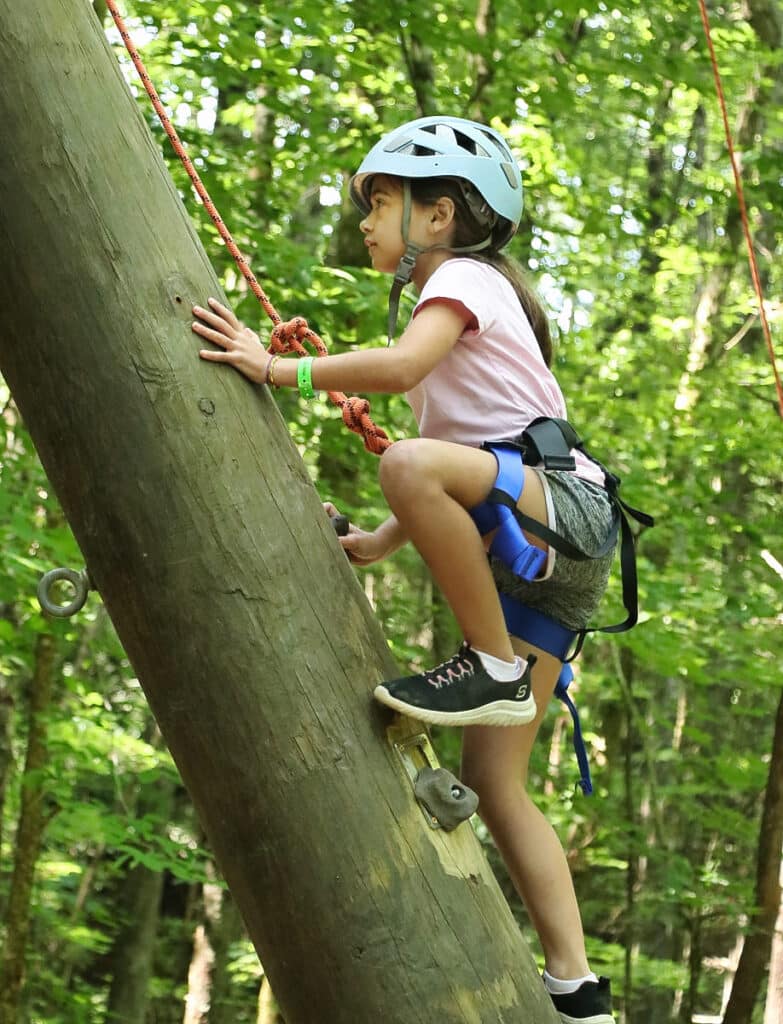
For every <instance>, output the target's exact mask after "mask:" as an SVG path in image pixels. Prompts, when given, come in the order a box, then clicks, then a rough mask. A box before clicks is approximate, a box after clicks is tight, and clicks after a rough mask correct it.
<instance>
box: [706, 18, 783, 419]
mask: <svg viewBox="0 0 783 1024" xmlns="http://www.w3.org/2000/svg"><path fill="white" fill-rule="evenodd" d="M699 8H700V10H701V20H702V24H703V25H704V33H705V35H706V37H707V48H708V49H709V52H710V61H711V63H712V73H713V76H714V78H715V88H716V90H717V93H718V102H719V104H720V111H721V116H722V117H723V128H724V131H725V133H726V145H727V146H728V150H729V157H730V159H731V169H732V171H733V172H734V185H735V187H736V190H737V201H738V203H739V208H740V216H741V218H742V229H743V231H744V233H745V242H746V243H747V247H748V260H749V262H750V276H751V277H752V278H753V285H754V287H755V289H756V296H757V298H758V300H759V316H760V317H761V327H762V330H763V332H764V340H765V341H766V343H767V351H768V352H769V358H770V362H771V363H772V374H773V376H774V378H775V388H776V391H777V396H778V412H779V413H780V417H781V419H783V384H781V381H780V373H779V372H778V367H777V362H776V360H775V347H774V345H773V344H772V333H771V332H770V329H769V321H768V320H767V311H766V308H765V305H764V292H763V290H762V287H761V277H760V276H759V268H758V264H757V263H756V251H755V249H754V248H753V236H752V235H751V232H750V221H749V219H748V210H747V206H746V205H745V191H744V189H743V187H742V176H741V174H740V169H739V164H738V163H737V155H736V153H735V151H734V140H733V138H732V134H731V127H730V126H729V114H728V110H727V108H726V97H725V96H724V93H723V83H722V81H721V75H720V69H719V68H718V58H717V57H716V55H715V47H714V46H713V44H712V30H711V29H710V18H709V15H708V13H707V4H706V0H699Z"/></svg>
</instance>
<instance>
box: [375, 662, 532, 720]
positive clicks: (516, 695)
mask: <svg viewBox="0 0 783 1024" xmlns="http://www.w3.org/2000/svg"><path fill="white" fill-rule="evenodd" d="M534 663H535V657H534V656H533V655H530V657H529V658H528V663H527V667H526V669H525V671H524V672H523V674H522V676H521V678H520V679H516V680H514V682H511V683H499V682H498V681H497V680H496V679H493V678H492V676H491V675H489V673H488V672H487V671H486V669H485V668H484V666H483V665H482V664H481V659H480V658H479V656H478V655H477V654H476V652H475V651H473V650H471V648H470V647H469V646H468V645H467V644H463V645H462V647H460V649H459V651H458V652H457V653H456V654H455V655H454V657H453V658H450V659H449V661H444V663H443V664H442V665H438V667H437V668H432V669H430V670H429V672H422V673H421V675H418V676H406V677H405V678H403V679H394V680H393V681H392V682H389V683H381V684H380V686H376V687H375V694H374V696H375V699H376V700H378V701H380V702H381V704H386V705H387V706H388V707H390V708H394V710H395V711H401V712H402V713H403V714H404V715H409V716H410V717H411V718H417V719H419V720H420V721H422V722H430V723H431V724H432V725H524V724H525V723H526V722H529V721H530V720H531V719H533V718H535V715H536V702H535V700H534V698H533V695H532V693H531V692H530V669H531V668H532V667H533V665H534Z"/></svg>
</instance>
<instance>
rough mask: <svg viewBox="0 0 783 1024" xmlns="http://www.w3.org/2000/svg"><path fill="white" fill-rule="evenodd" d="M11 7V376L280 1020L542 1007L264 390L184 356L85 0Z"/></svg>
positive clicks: (155, 196)
mask: <svg viewBox="0 0 783 1024" xmlns="http://www.w3.org/2000/svg"><path fill="white" fill-rule="evenodd" d="M0 22H1V23H2V25H3V33H2V37H1V38H0V59H1V60H2V66H3V89H2V91H0V123H2V124H3V129H4V137H5V141H6V145H5V146H4V147H3V151H2V155H1V156H0V198H1V199H2V202H0V246H2V250H3V251H4V252H5V253H6V255H7V266H6V270H5V273H4V274H3V275H2V276H0V315H2V320H3V324H4V331H3V334H2V338H0V369H2V372H3V374H4V375H5V378H6V380H7V381H8V383H9V385H10V388H11V391H12V393H13V394H14V397H15V400H16V401H17V403H18V405H19V407H20V409H21V411H22V414H23V415H24V417H25V419H26V422H27V425H28V427H29V429H30V432H31V434H32V436H33V439H34V441H35V444H36V447H37V449H38V452H39V455H40V456H41V460H42V462H43V464H44V467H45V469H46V471H47V473H48V475H49V478H50V480H51V482H52V484H53V486H54V488H55V491H56V492H57V495H58V497H59V499H60V501H61V502H62V505H63V508H64V510H65V513H66V515H67V517H68V520H69V522H70V524H71V527H72V529H73V531H74V534H75V536H76V539H77V541H78V543H79V545H80V546H81V549H82V552H83V553H84V556H85V559H86V562H87V566H88V568H89V571H90V574H91V577H92V579H93V580H94V582H95V585H96V587H97V589H98V590H99V591H100V592H101V594H102V596H103V599H104V601H105V604H106V607H107V610H108V612H109V614H110V615H111V617H112V620H113V622H114V624H115V627H116V629H117V633H118V635H119V637H120V639H121V641H122V643H123V645H124V647H125V650H126V652H127V654H128V656H129V658H130V659H131V661H132V663H133V665H134V669H135V671H136V672H137V674H138V677H139V679H140V681H141V683H142V685H143V686H144V689H145V692H146V694H147V697H148V699H149V702H150V705H151V707H152V710H153V712H154V714H155V716H156V718H157V720H158V723H159V725H160V728H161V732H162V734H163V736H164V737H165V739H166V742H167V743H168V745H169V748H170V750H171V752H172V755H173V757H174V759H175V761H176V763H177V765H178V767H179V770H180V772H181V775H182V778H183V781H184V782H185V784H186V786H187V787H188V790H189V791H190V794H191V796H192V798H193V800H194V803H195V806H196V809H197V811H198V813H199V816H200V818H201V821H202V823H203V826H204V828H205V831H206V833H207V835H208V837H209V841H210V845H211V848H212V849H213V851H214V853H215V856H216V859H217V862H218V863H219V865H220V867H221V870H222V871H223V873H224V875H225V877H226V880H227V882H228V884H229V886H230V887H231V890H232V892H233V894H234V898H235V899H236V901H237V903H238V905H239V907H240V909H241V911H242V915H243V917H244V919H245V921H246V923H247V926H248V932H249V934H250V936H251V938H252V940H253V942H254V944H255V947H256V949H257V951H258V953H259V955H260V957H261V960H262V962H263V964H264V968H265V970H266V971H267V972H268V974H269V977H270V980H271V983H272V986H273V988H274V991H275V994H276V996H277V998H278V1000H279V1002H280V1004H281V1008H282V1011H283V1014H284V1016H285V1019H286V1021H287V1024H307V1022H313V1024H316V1022H319V1024H320V1022H322V1021H324V1020H328V1021H330V1024H343V1022H346V1024H347V1022H351V1024H355V1022H356V1021H368V1020H383V1021H384V1022H385V1024H413V1022H416V1024H430V1022H431V1024H436V1022H437V1024H449V1022H463V1024H466V1022H470V1024H480V1022H486V1024H501V1022H506V1024H510V1022H520V1024H522V1022H525V1024H527V1022H531V1021H535V1022H536V1024H546V1022H550V1021H552V1022H554V1021H555V1020H556V1016H555V1013H554V1010H553V1008H552V1006H551V1003H550V1001H549V999H548V997H547V996H546V994H545V992H544V990H543V987H542V985H541V983H540V981H539V979H538V977H537V973H536V970H535V966H534V963H533V961H532V958H531V957H530V955H529V953H528V952H527V950H526V947H525V945H524V942H523V940H522V938H521V935H520V933H519V931H518V928H517V926H516V924H515V922H514V920H513V918H512V916H511V913H510V911H509V909H508V906H507V905H506V903H505V901H504V900H503V898H502V895H501V893H500V889H499V887H498V885H497V883H496V881H495V879H494V877H493V876H492V874H491V872H490V871H489V868H488V866H487V864H486V861H485V860H484V857H483V855H482V854H481V851H480V848H479V845H478V842H477V840H476V839H475V837H474V836H473V834H472V832H471V830H470V827H469V826H461V827H460V828H459V829H457V830H456V831H455V832H453V833H449V834H445V833H443V832H442V831H439V830H432V829H430V828H429V827H428V825H427V823H426V821H425V818H424V816H423V814H422V813H421V812H420V810H419V808H418V807H417V805H416V803H415V800H414V797H413V794H412V791H411V786H410V784H409V780H408V777H407V775H406V773H405V771H404V769H403V767H402V766H401V764H400V763H399V761H398V759H397V757H396V755H395V752H394V750H393V749H392V748H391V747H390V745H389V744H388V742H387V740H386V734H385V726H386V725H387V723H388V718H387V716H386V714H385V713H384V712H383V711H382V710H381V709H380V708H377V707H375V706H374V705H373V702H372V700H371V698H370V696H369V688H370V687H371V685H372V684H373V682H374V681H375V680H377V679H380V678H383V677H384V676H387V677H388V675H390V674H393V673H394V672H395V667H394V665H393V664H392V662H391V658H390V655H389V653H388V650H387V648H386V645H385V642H384V639H383V636H382V634H381V632H380V630H379V628H378V624H377V622H376V620H375V619H374V617H373V615H372V613H371V611H370V609H369V606H368V604H367V601H366V600H365V598H364V595H363V593H362V590H361V587H360V586H359V585H358V583H357V582H356V579H355V577H354V575H353V571H352V569H351V567H350V566H349V564H348V562H347V560H346V559H345V557H344V556H343V554H342V551H341V549H340V547H339V545H338V543H337V540H336V538H335V537H334V534H333V531H332V529H331V527H330V525H329V523H328V522H327V520H326V517H325V516H324V514H323V509H322V507H321V504H320V501H319V499H318V496H317V494H316V492H315V490H314V488H313V487H312V484H311V483H310V481H309V480H308V478H307V475H306V472H305V469H304V466H303V464H302V461H301V459H300V458H299V456H298V453H297V451H296V449H295V447H294V445H293V443H292V441H291V439H290V438H289V436H288V434H287V431H286V430H285V425H284V423H283V421H282V418H281V417H280V416H279V414H278V413H277V411H276V409H275V407H274V403H273V402H272V400H271V396H270V394H269V392H268V391H267V389H265V388H255V387H253V386H251V385H250V384H248V383H247V382H246V381H245V380H243V379H242V378H241V377H240V376H239V375H238V374H236V373H234V372H233V371H225V370H223V369H222V368H216V367H214V366H207V365H205V364H203V363H202V362H201V361H200V360H199V359H198V357H197V349H198V343H197V341H196V340H195V338H194V337H193V335H192V334H191V331H190V324H191V319H192V317H191V306H192V304H193V303H194V302H197V301H198V302H201V303H203V302H204V301H205V299H206V297H207V296H208V295H210V294H212V295H215V294H219V291H218V284H217V282H216V280H215V277H214V275H213V273H212V271H211V269H210V266H209V263H208V260H207V258H206V256H205V254H204V252H203V250H202V249H201V247H200V245H199V243H198V240H197V238H196V236H195V232H194V231H193V229H192V227H191V226H190V225H189V224H188V223H187V220H186V217H185V215H184V213H183V211H182V204H181V202H180V200H179V197H178V196H177V193H176V191H175V189H174V187H173V185H172V183H171V181H170V180H169V178H168V176H167V174H166V172H165V168H164V166H163V162H162V160H161V158H160V155H159V154H158V153H157V151H156V148H155V145H154V143H153V141H152V139H151V137H150V135H149V132H148V131H147V129H146V126H145V124H144V120H143V118H142V117H141V115H140V114H139V112H138V110H137V109H136V107H135V104H134V101H133V100H132V98H131V96H130V94H129V90H128V89H127V87H126V86H125V84H124V82H123V79H122V76H121V74H120V72H119V70H118V69H117V67H116V62H115V60H114V57H113V55H112V53H111V51H110V49H109V47H108V45H107V43H106V41H105V39H104V37H103V34H102V32H101V28H100V25H99V24H98V22H97V19H96V18H95V16H94V12H93V10H92V7H91V6H89V5H86V4H85V5H79V4H77V5H74V4H72V3H70V2H66V0H45V2H44V4H43V6H41V5H39V6H38V7H36V8H35V9H34V10H33V9H32V8H30V7H29V6H25V5H20V4H18V3H17V2H16V0H0ZM356 457H357V458H362V457H363V455H362V453H361V449H360V446H359V445H358V443H357V452H356Z"/></svg>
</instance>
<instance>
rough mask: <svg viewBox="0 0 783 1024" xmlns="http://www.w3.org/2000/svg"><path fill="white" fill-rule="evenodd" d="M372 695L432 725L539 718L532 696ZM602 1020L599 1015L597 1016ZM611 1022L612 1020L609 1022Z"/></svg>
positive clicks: (381, 692) (377, 691)
mask: <svg viewBox="0 0 783 1024" xmlns="http://www.w3.org/2000/svg"><path fill="white" fill-rule="evenodd" d="M373 696H374V697H375V699H376V700H377V701H379V702H380V703H381V704H385V705H386V707H388V708H393V709H394V710H395V711H399V712H400V713H401V714H403V715H407V716H408V717H409V718H415V719H417V721H419V722H428V723H429V724H430V725H527V723H528V722H532V721H533V719H534V718H535V717H536V710H537V709H536V702H535V699H534V698H533V696H532V695H531V696H530V697H528V699H527V700H524V701H522V700H496V701H493V702H492V703H491V704H484V705H483V706H482V707H480V708H473V709H471V710H470V711H431V710H430V709H429V708H417V707H416V706H415V705H413V704H406V703H405V701H402V700H397V698H396V697H393V696H392V695H391V694H390V693H389V691H388V690H387V689H386V687H385V686H376V687H375V690H374V692H373ZM596 1021H599V1018H596ZM610 1024H613V1022H611V1021H610Z"/></svg>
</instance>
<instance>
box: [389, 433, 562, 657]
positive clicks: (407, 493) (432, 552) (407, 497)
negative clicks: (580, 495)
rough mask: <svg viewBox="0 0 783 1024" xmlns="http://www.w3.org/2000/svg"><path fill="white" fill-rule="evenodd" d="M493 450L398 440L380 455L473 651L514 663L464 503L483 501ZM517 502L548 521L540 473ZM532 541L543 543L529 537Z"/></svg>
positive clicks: (400, 509) (393, 504)
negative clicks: (491, 451)
mask: <svg viewBox="0 0 783 1024" xmlns="http://www.w3.org/2000/svg"><path fill="white" fill-rule="evenodd" d="M496 476H497V462H496V460H495V457H494V455H492V454H491V453H490V452H485V451H481V450H480V449H477V448H468V447H467V446H465V445H459V444H451V443H450V442H448V441H433V440H430V439H428V438H417V439H413V440H409V441H398V442H397V443H396V444H395V445H392V447H391V448H390V449H389V450H388V451H387V452H386V453H385V454H384V456H383V458H382V459H381V469H380V481H381V487H382V488H383V493H384V495H385V497H386V500H387V501H388V503H389V507H390V508H391V510H392V512H393V513H394V515H395V516H396V517H397V519H398V520H399V522H400V524H401V525H402V527H403V528H404V530H405V532H406V533H407V535H408V537H409V538H410V540H411V541H412V543H413V544H414V546H415V547H416V549H417V550H418V552H419V553H420V554H421V556H422V558H423V559H424V561H425V562H426V563H427V565H428V566H429V568H430V571H431V572H432V575H433V577H434V578H435V581H436V582H437V584H438V586H439V587H440V588H441V590H442V591H443V594H444V596H445V598H446V600H447V601H448V603H449V605H450V607H451V609H452V611H453V612H454V616H455V618H456V620H457V623H458V624H459V627H460V629H461V630H462V635H463V636H464V638H465V640H466V641H467V642H468V643H469V644H470V646H471V647H473V648H474V649H476V650H479V651H483V652H485V653H486V654H491V655H494V656H495V657H497V658H501V659H502V660H504V661H513V660H514V652H513V649H512V647H511V642H510V640H509V638H508V633H507V631H506V627H505V623H504V620H503V612H502V610H501V607H500V601H499V599H498V596H497V591H496V588H495V583H494V581H493V579H492V573H491V571H490V568H489V564H488V562H487V556H486V551H485V546H484V542H483V541H482V539H481V537H480V536H479V532H478V530H477V529H476V526H475V524H474V522H473V520H472V519H471V518H470V516H469V515H468V513H467V511H466V509H469V508H473V507H474V506H475V505H478V504H480V503H481V502H482V501H484V499H485V498H486V497H487V495H488V494H489V492H490V491H491V490H492V487H493V486H494V483H495V478H496ZM519 507H520V508H521V509H522V511H523V512H525V513H527V514H528V515H529V516H531V517H532V518H534V519H537V520H538V521H539V522H543V523H546V521H547V516H546V501H545V498H544V492H543V487H542V485H541V481H540V480H539V477H538V474H537V473H535V472H531V471H527V472H526V474H525V487H524V489H523V491H522V495H521V498H520V502H519ZM529 540H530V541H531V543H534V544H536V545H537V546H539V547H544V546H545V545H544V544H543V542H542V541H540V540H538V539H537V538H535V537H530V538H529Z"/></svg>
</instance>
